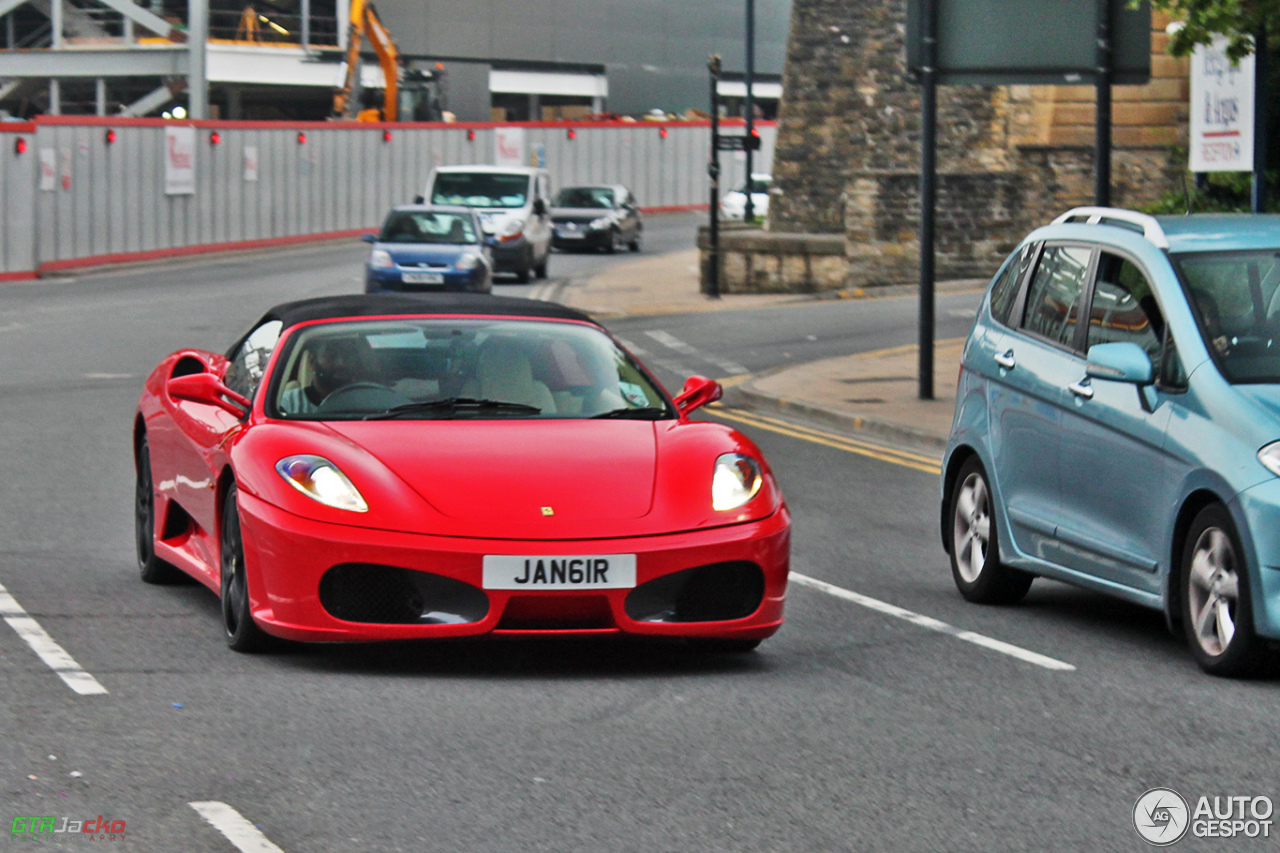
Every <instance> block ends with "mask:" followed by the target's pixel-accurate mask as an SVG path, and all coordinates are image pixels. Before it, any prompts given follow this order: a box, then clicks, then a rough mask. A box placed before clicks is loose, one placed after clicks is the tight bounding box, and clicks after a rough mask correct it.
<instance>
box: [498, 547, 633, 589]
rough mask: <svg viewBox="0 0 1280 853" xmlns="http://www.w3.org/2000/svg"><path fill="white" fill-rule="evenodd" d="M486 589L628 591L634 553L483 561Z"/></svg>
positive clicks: (501, 557) (502, 557) (506, 556)
mask: <svg viewBox="0 0 1280 853" xmlns="http://www.w3.org/2000/svg"><path fill="white" fill-rule="evenodd" d="M483 584H484V588H485V589H517V590H519V589H523V590H531V589H631V588H632V587H634V586H635V585H636V555H635V554H590V555H588V554H575V555H571V556H567V557H558V556H556V557H512V556H508V555H505V554H503V555H494V554H489V555H486V556H485V558H484V580H483Z"/></svg>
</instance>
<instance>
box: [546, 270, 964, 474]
mask: <svg viewBox="0 0 1280 853" xmlns="http://www.w3.org/2000/svg"><path fill="white" fill-rule="evenodd" d="M697 262H698V255H697V252H696V251H695V250H690V251H687V252H675V253H672V254H668V255H659V256H654V257H650V258H641V259H637V260H636V261H635V262H633V263H628V264H622V265H620V266H618V267H616V268H614V269H612V270H610V271H609V272H607V273H603V274H601V275H598V276H595V277H594V278H591V279H590V280H588V281H587V282H586V283H585V285H581V286H571V287H569V288H566V289H565V291H564V293H563V301H564V303H565V304H566V305H569V306H571V307H573V308H578V309H580V310H583V311H586V312H588V313H591V314H594V315H596V316H600V317H602V318H608V317H627V316H646V315H654V314H671V313H685V312H690V311H718V310H728V309H741V308H757V307H761V306H765V305H780V304H785V303H794V302H805V301H812V300H814V299H819V298H822V299H831V298H848V299H859V298H874V297H876V296H881V295H884V296H890V295H893V296H896V295H909V294H912V293H914V292H915V287H914V286H902V287H891V288H877V289H875V290H874V291H857V292H854V293H841V294H823V295H821V296H815V295H810V294H759V295H758V294H730V295H726V296H723V297H721V298H720V299H708V298H707V297H705V296H703V295H702V294H701V293H699V292H698V269H697ZM985 284H986V282H985V281H982V282H980V281H960V282H947V283H945V284H941V283H940V284H939V288H938V289H939V290H960V289H976V288H979V287H982V286H984V285H985ZM963 344H964V341H963V339H954V340H946V341H939V342H937V344H936V346H935V350H934V381H933V392H934V399H932V400H921V399H919V379H918V377H919V348H918V347H917V346H916V345H908V346H901V347H894V348H892V349H886V350H878V351H875V352H868V353H861V354H858V355H849V356H840V357H837V358H829V359H824V360H822V361H815V362H810V363H808V364H801V365H796V366H794V367H788V368H785V369H781V370H776V371H772V372H767V373H763V374H756V375H753V376H746V377H733V378H732V379H731V380H728V381H726V382H725V383H724V384H725V386H726V388H725V397H724V401H725V403H727V404H728V405H732V406H737V407H741V408H747V409H752V410H756V411H763V412H773V413H777V414H782V415H793V416H798V417H801V418H803V419H805V420H808V421H811V422H817V423H821V424H822V425H824V426H827V427H829V428H832V429H835V430H838V431H841V432H845V433H853V434H857V435H860V436H863V437H866V438H868V439H871V440H873V441H874V440H880V441H885V442H888V443H892V444H902V445H909V446H912V447H914V448H917V449H919V450H922V451H925V452H934V453H941V451H942V449H943V448H944V447H945V446H946V442H947V435H948V433H949V431H950V429H951V417H952V414H953V411H954V409H955V393H956V378H957V370H958V365H959V360H960V350H961V347H962V346H963Z"/></svg>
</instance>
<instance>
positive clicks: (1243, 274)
mask: <svg viewBox="0 0 1280 853" xmlns="http://www.w3.org/2000/svg"><path fill="white" fill-rule="evenodd" d="M1173 260H1174V264H1175V266H1177V268H1178V272H1179V273H1180V274H1181V276H1182V280H1183V283H1184V284H1185V285H1186V290H1187V296H1188V298H1189V299H1190V301H1191V304H1192V306H1193V307H1194V309H1195V311H1194V313H1195V315H1196V322H1197V323H1198V324H1199V326H1200V334H1201V335H1202V336H1203V338H1204V341H1205V343H1206V344H1207V345H1208V347H1209V350H1210V352H1211V353H1212V354H1213V356H1214V359H1215V361H1217V363H1218V366H1219V368H1220V369H1221V370H1222V373H1223V375H1224V376H1225V377H1226V378H1227V381H1228V382H1280V253H1277V252H1275V251H1274V250H1265V251H1242V252H1213V253H1204V254H1188V255H1176V256H1174V259H1173Z"/></svg>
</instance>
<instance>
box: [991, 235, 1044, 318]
mask: <svg viewBox="0 0 1280 853" xmlns="http://www.w3.org/2000/svg"><path fill="white" fill-rule="evenodd" d="M1036 245H1037V244H1035V243H1027V244H1026V245H1025V246H1023V247H1022V248H1021V249H1019V250H1018V251H1017V252H1015V253H1014V254H1013V255H1011V256H1010V257H1009V260H1008V262H1007V263H1006V264H1005V265H1004V269H1003V270H1001V272H1000V277H999V279H997V280H996V283H995V284H993V285H992V286H991V316H992V317H994V318H995V319H996V322H998V323H1004V324H1007V323H1008V322H1009V312H1010V311H1012V310H1013V303H1014V302H1016V301H1018V285H1019V284H1021V283H1022V276H1023V274H1024V273H1026V271H1027V267H1029V266H1030V265H1031V259H1032V258H1033V257H1035V249H1036Z"/></svg>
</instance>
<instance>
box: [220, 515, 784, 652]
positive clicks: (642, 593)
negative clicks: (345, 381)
mask: <svg viewBox="0 0 1280 853" xmlns="http://www.w3.org/2000/svg"><path fill="white" fill-rule="evenodd" d="M239 501H240V515H241V528H242V532H243V536H244V547H245V565H246V568H247V570H248V578H249V590H250V595H251V600H250V606H251V609H252V612H253V618H254V620H255V621H256V622H257V623H258V624H259V625H260V626H261V627H262V629H263V630H265V631H266V632H267V633H269V634H273V635H275V636H279V637H284V638H286V639H292V640H304V641H364V640H400V639H415V638H417V639H421V638H433V637H439V638H444V637H466V636H476V635H480V634H490V633H492V634H506V635H512V634H515V635H546V634H620V633H625V634H633V635H647V636H654V637H705V638H716V639H743V640H749V639H761V638H764V637H768V636H770V635H772V634H773V633H774V632H776V631H777V630H778V628H779V627H781V625H782V619H783V616H782V611H783V602H784V599H785V596H786V588H787V575H788V571H789V561H790V541H791V540H790V518H789V516H788V515H787V512H786V510H785V508H784V509H783V510H782V511H780V512H778V513H775V514H774V515H772V516H770V517H769V518H766V519H763V520H761V521H757V522H750V523H746V524H738V525H732V526H729V527H719V528H713V529H710V530H701V531H694V532H686V533H673V534H668V535H661V536H645V537H635V538H625V539H601V540H588V541H563V540H557V541H538V540H504V539H465V538H457V537H445V536H429V535H423V534H417V533H397V532H391V531H379V530H368V529H364V528H358V527H348V526H345V525H335V524H327V523H323V522H316V521H311V520H309V519H305V518H301V517H299V516H296V515H293V514H291V513H287V512H284V511H283V510H280V509H278V508H276V507H274V506H272V505H270V504H268V503H265V502H264V501H262V500H259V499H257V498H255V497H253V496H252V495H248V494H246V493H244V492H241V493H240V498H239ZM494 554H505V555H517V556H539V555H547V556H551V555H559V556H563V555H573V554H584V555H588V554H635V559H636V587H635V588H634V590H633V589H605V590H564V591H561V590H542V591H537V592H525V591H511V590H498V589H490V590H485V589H482V563H483V558H484V557H485V555H494ZM725 566H731V567H735V568H734V569H732V570H731V569H726V568H724V567H725ZM747 566H752V567H758V575H759V577H760V580H761V583H760V586H759V588H758V589H757V590H756V592H755V593H754V595H755V596H756V597H755V598H753V599H752V604H753V606H754V609H752V610H750V612H748V613H746V615H741V616H738V615H734V616H733V617H732V618H716V619H711V620H705V621H692V620H690V619H688V618H685V620H684V621H666V620H667V618H668V617H662V616H657V615H656V614H657V611H658V610H660V609H661V608H655V607H654V606H652V605H653V600H654V598H655V594H656V595H657V596H658V597H661V595H662V594H664V590H669V589H670V588H671V587H672V586H673V584H677V583H678V582H679V579H680V578H687V577H691V576H694V575H696V576H697V577H698V578H699V583H695V584H692V585H693V586H698V585H700V586H702V587H706V586H707V581H708V580H709V579H715V578H722V577H726V574H725V572H734V571H736V572H739V573H740V574H743V575H750V574H752V573H753V572H755V569H750V570H748V569H747V568H746V567H747ZM366 569H367V571H368V576H369V577H370V578H372V579H375V580H376V579H378V578H388V579H392V580H389V581H388V583H386V584H382V583H379V584H378V585H377V589H375V590H373V591H372V593H370V595H372V597H373V598H375V599H376V598H386V597H387V596H388V595H392V596H393V597H394V595H397V594H398V593H396V592H395V590H398V589H403V590H404V591H405V592H404V595H403V596H402V597H404V598H408V597H413V602H412V609H416V610H418V611H420V612H421V614H422V618H421V619H420V620H419V621H417V622H414V623H406V622H403V621H401V622H370V621H353V619H350V618H348V619H343V618H338V617H337V616H335V615H334V613H333V612H331V609H338V610H339V611H340V612H344V614H345V615H348V616H351V615H352V614H353V613H355V611H353V610H344V609H343V607H341V606H339V607H336V608H335V607H334V601H335V598H334V595H335V593H334V589H335V583H334V581H335V578H337V579H338V581H339V582H340V584H339V585H341V584H348V583H349V581H350V580H351V578H353V577H358V576H359V575H360V574H361V573H362V572H364V571H366ZM695 569H696V572H689V571H688V570H695ZM682 572H684V573H685V574H681V575H679V578H675V577H673V576H675V575H677V573H682ZM699 573H701V574H699ZM326 577H327V578H328V580H326ZM406 578H410V579H413V580H412V581H409V582H406V581H405V579H406ZM660 579H665V580H663V581H662V582H661V583H654V582H655V581H659V580H660ZM419 581H420V582H419ZM688 586H690V585H689V584H686V588H687V587H688ZM726 592H727V593H728V594H730V595H731V594H733V591H732V590H727V591H726ZM738 593H739V598H741V590H739V591H738ZM437 594H438V595H440V596H441V599H440V601H436V602H433V601H431V600H426V599H430V597H431V596H432V595H437ZM362 595H363V593H362ZM366 597H367V596H366ZM441 602H443V603H441ZM326 604H327V605H328V606H326ZM402 604H403V602H399V603H397V602H393V603H392V608H393V609H395V608H397V607H399V608H400V610H401V611H403V609H404V608H403V607H402V606H401V605H402ZM360 608H364V609H363V610H361V611H360V612H362V613H366V614H367V613H371V612H380V611H377V610H376V608H375V609H374V610H370V609H368V607H367V606H366V603H365V600H364V599H361V602H360V604H359V606H358V607H357V608H356V609H357V610H360ZM442 611H443V612H444V615H443V616H441V612H442ZM689 612H690V613H699V612H705V602H703V604H702V605H700V606H695V607H692V608H690V610H689ZM633 617H638V618H633ZM356 618H361V619H365V618H368V617H367V616H358V617H356ZM695 618H697V617H695Z"/></svg>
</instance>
